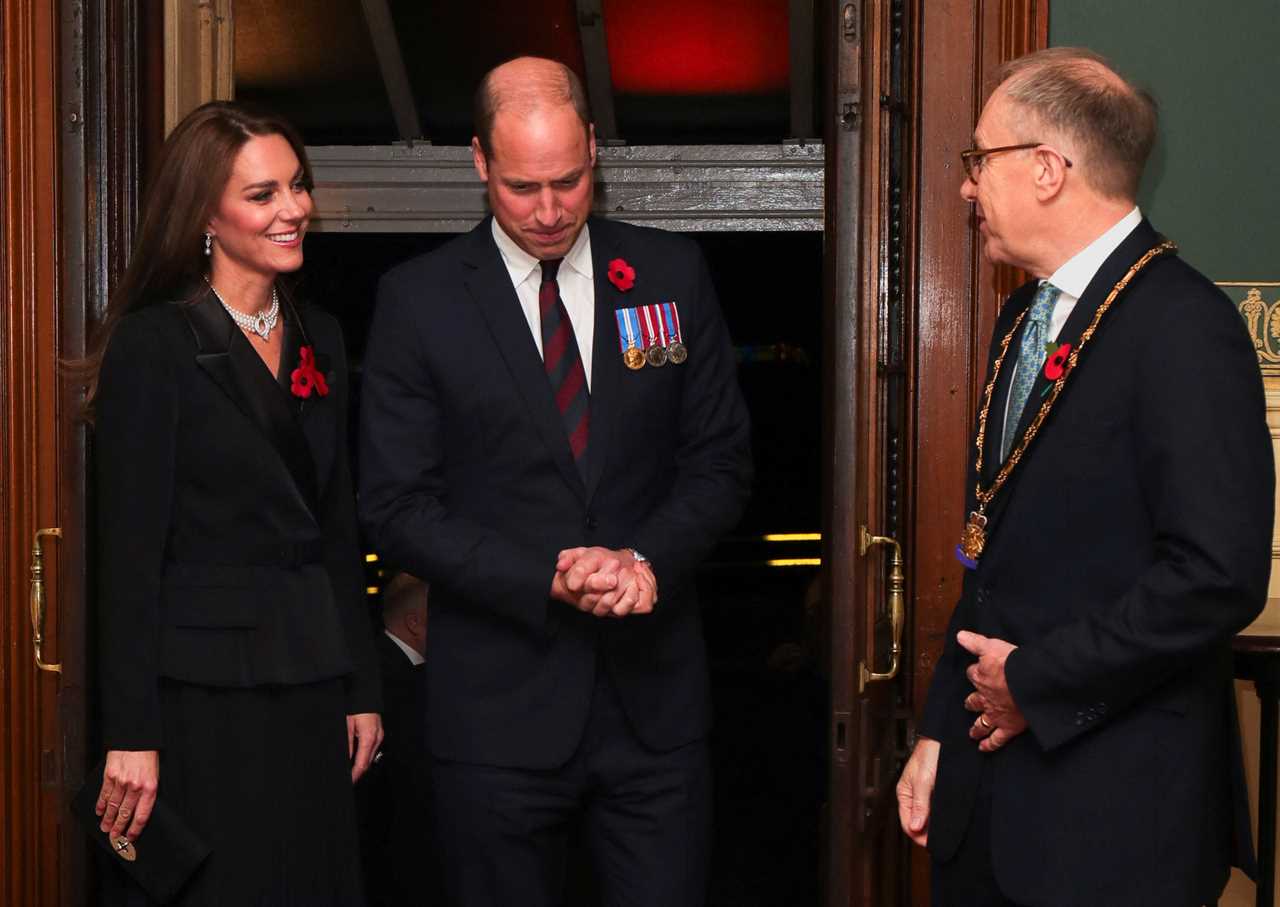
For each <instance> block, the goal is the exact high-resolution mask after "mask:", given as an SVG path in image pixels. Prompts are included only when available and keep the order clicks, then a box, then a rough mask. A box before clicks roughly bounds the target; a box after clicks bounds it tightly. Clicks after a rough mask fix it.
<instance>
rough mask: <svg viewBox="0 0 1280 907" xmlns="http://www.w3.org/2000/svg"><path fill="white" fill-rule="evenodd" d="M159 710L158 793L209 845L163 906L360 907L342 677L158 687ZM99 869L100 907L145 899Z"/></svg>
mask: <svg viewBox="0 0 1280 907" xmlns="http://www.w3.org/2000/svg"><path fill="white" fill-rule="evenodd" d="M161 703H162V707H163V718H164V749H163V750H162V751H161V754H160V791H161V795H162V796H163V797H164V798H165V799H166V801H167V802H168V803H169V804H170V805H171V806H172V807H173V808H174V809H175V810H176V811H177V812H178V814H179V815H181V816H182V817H183V818H184V819H185V820H186V821H187V823H188V824H189V825H190V826H191V827H192V829H193V830H195V831H196V832H197V833H198V834H199V835H200V837H201V838H203V839H204V841H205V843H207V844H208V845H209V846H210V847H211V848H212V853H211V854H210V856H209V858H208V859H207V860H206V861H205V862H204V864H203V865H202V866H201V867H200V869H199V870H197V872H196V874H195V875H194V876H193V877H192V879H191V881H190V882H189V883H188V884H187V885H186V886H185V887H184V888H183V889H182V891H181V892H180V893H179V894H178V896H177V897H176V898H175V900H174V901H172V902H171V903H172V904H175V905H179V907H228V905H237V907H360V905H363V904H364V895H363V893H362V890H363V889H362V883H361V878H360V848H359V843H358V839H357V832H356V819H355V805H354V797H353V793H352V787H351V769H350V765H349V762H348V759H347V731H346V714H345V704H344V699H343V685H342V681H341V680H332V681H325V682H321V683H314V684H304V685H299V686H278V687H259V688H254V689H226V688H218V687H203V686H196V685H192V684H184V683H177V682H172V681H164V682H163V686H162V689H161ZM146 834H147V833H146V831H145V830H144V831H143V833H142V836H141V837H140V838H139V841H138V843H139V846H140V847H141V846H145V842H146ZM109 871H112V872H115V873H116V874H117V875H116V876H115V877H114V878H109V879H107V880H105V882H106V884H104V894H105V895H106V897H105V900H106V902H107V903H114V904H127V905H130V907H132V905H149V904H151V903H152V902H151V901H149V899H147V898H145V897H144V896H142V895H141V892H139V891H138V890H137V889H136V888H134V887H133V886H132V884H131V883H129V882H128V881H126V880H125V879H124V878H123V875H122V874H120V873H119V867H115V866H112V867H110V870H109Z"/></svg>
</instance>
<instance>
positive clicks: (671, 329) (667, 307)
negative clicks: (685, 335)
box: [662, 302, 680, 343]
mask: <svg viewBox="0 0 1280 907" xmlns="http://www.w3.org/2000/svg"><path fill="white" fill-rule="evenodd" d="M675 310H676V304H675V303H674V302H664V303H663V304H662V314H663V317H664V319H665V321H666V325H667V336H668V337H669V338H671V342H672V343H679V342H680V328H679V327H677V326H676V323H675V318H674V317H673V315H672V313H673V312H675Z"/></svg>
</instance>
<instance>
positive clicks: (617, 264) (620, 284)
mask: <svg viewBox="0 0 1280 907" xmlns="http://www.w3.org/2000/svg"><path fill="white" fill-rule="evenodd" d="M609 283H611V284H613V285H614V286H615V287H617V288H618V289H619V290H621V291H622V292H623V293H625V292H627V290H629V289H631V288H632V287H634V286H635V285H636V269H635V268H633V267H631V265H629V264H627V260H626V259H625V258H615V259H614V260H613V261H611V262H609Z"/></svg>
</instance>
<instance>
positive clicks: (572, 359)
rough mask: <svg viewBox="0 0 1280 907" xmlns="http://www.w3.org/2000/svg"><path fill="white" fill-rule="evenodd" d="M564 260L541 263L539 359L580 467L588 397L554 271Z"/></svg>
mask: <svg viewBox="0 0 1280 907" xmlns="http://www.w3.org/2000/svg"><path fill="white" fill-rule="evenodd" d="M562 260H563V259H560V258H554V259H551V260H550V261H544V262H542V286H541V288H539V290H538V311H539V313H540V314H541V317H542V361H543V365H544V366H545V367H546V370H547V380H548V381H550V382H551V391H552V393H554V394H555V397H556V407H557V408H558V409H559V410H560V418H561V419H562V420H563V421H564V430H565V433H566V434H568V436H569V448H570V449H571V450H572V451H573V459H574V461H575V462H577V464H578V467H579V469H581V467H582V455H583V454H584V453H586V451H587V435H588V433H589V430H590V425H591V399H590V395H589V394H588V392H587V374H586V372H585V371H583V368H582V356H581V354H580V353H579V351H578V338H577V337H575V336H574V333H573V324H572V323H571V322H570V321H569V312H568V311H567V310H566V309H565V307H564V301H563V300H561V299H560V284H558V283H557V282H556V273H557V272H558V271H559V269H560V262H561V261H562Z"/></svg>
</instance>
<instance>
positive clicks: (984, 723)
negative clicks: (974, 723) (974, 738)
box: [978, 715, 991, 730]
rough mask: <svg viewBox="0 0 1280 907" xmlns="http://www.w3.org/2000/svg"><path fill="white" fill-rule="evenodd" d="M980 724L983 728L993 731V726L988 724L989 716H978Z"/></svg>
mask: <svg viewBox="0 0 1280 907" xmlns="http://www.w3.org/2000/svg"><path fill="white" fill-rule="evenodd" d="M978 724H980V725H982V726H983V727H984V728H986V729H987V730H991V725H990V724H989V723H988V722H987V716H986V715H979V716H978Z"/></svg>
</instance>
